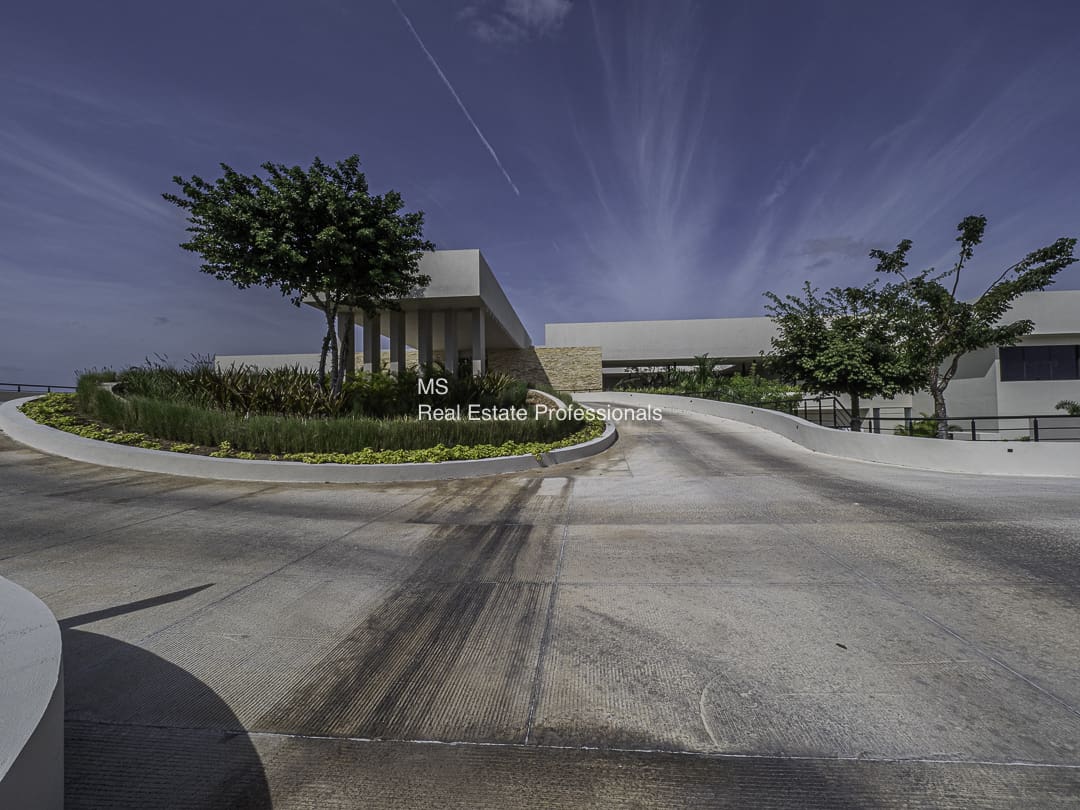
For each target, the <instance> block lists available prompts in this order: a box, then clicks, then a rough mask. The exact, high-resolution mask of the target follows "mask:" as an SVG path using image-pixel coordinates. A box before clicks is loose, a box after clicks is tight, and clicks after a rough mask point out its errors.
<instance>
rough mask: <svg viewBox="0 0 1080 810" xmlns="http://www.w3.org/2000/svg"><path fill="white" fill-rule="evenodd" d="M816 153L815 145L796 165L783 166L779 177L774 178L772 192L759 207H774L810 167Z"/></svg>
mask: <svg viewBox="0 0 1080 810" xmlns="http://www.w3.org/2000/svg"><path fill="white" fill-rule="evenodd" d="M817 153H818V147H817V146H816V145H815V146H813V147H812V148H811V149H810V151H809V152H807V153H806V157H804V158H803V159H802V160H801V161H799V162H798V163H788V164H787V165H785V166H784V167H783V169H782V170H781V172H780V176H779V177H778V178H776V182H775V183H774V184H773V188H772V191H770V192H769V195H768V196H767V197H766V198H765V199H764V201H762V203H761V207H762V208H770V207H772V206H773V205H775V204H776V203H777V202H778V201H779V200H780V198H781V197H783V196H784V195H785V194H786V193H787V191H788V189H789V188H790V187H791V184H792V183H794V182H795V181H796V180H797V179H798V178H799V176H800V175H801V174H802V173H803V172H804V171H806V167H807V166H809V165H810V162H811V161H812V160H813V159H814V157H815V156H816V155H817Z"/></svg>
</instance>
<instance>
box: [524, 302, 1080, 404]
mask: <svg viewBox="0 0 1080 810" xmlns="http://www.w3.org/2000/svg"><path fill="white" fill-rule="evenodd" d="M1006 319H1007V320H1008V321H1014V320H1021V319H1028V320H1031V321H1033V322H1034V324H1035V330H1034V332H1032V333H1031V334H1030V335H1027V336H1025V337H1024V338H1022V339H1021V342H1020V344H1019V345H1017V346H1013V347H991V348H987V349H982V350H980V351H977V352H972V353H971V354H968V355H965V356H964V357H963V358H961V361H960V366H959V368H958V370H957V373H956V376H955V377H954V378H953V381H952V382H951V383H950V385H949V388H948V393H947V396H948V402H949V409H950V412H951V413H954V414H957V415H958V416H987V417H989V416H996V415H1014V414H1015V415H1019V414H1049V413H1053V412H1054V406H1055V405H1056V404H1057V403H1058V402H1060V401H1061V400H1063V399H1071V400H1074V401H1080V290H1060V291H1051V292H1037V293H1029V294H1027V295H1025V296H1022V297H1021V298H1019V299H1018V300H1017V301H1016V302H1015V303H1014V304H1013V307H1012V309H1011V310H1010V311H1009V313H1008V314H1007V315H1006ZM545 334H546V337H547V343H548V345H549V346H573V345H580V344H588V345H591V346H599V347H600V351H601V356H602V364H603V375H604V380H605V383H606V387H612V386H613V385H614V383H615V382H617V381H618V380H619V379H620V378H622V377H624V376H625V375H626V374H627V373H628V371H630V370H631V369H635V368H658V367H664V366H669V365H686V364H689V363H691V362H692V361H693V358H694V357H695V356H700V355H702V354H705V353H706V352H707V353H708V354H709V356H710V357H718V358H722V359H723V360H724V361H725V362H726V363H730V364H732V365H734V366H736V367H745V366H747V365H748V364H749V363H751V362H753V361H754V360H756V359H760V357H761V355H762V354H763V353H765V352H767V351H769V348H770V340H771V338H772V336H773V335H774V334H775V327H774V325H773V322H772V320H771V319H770V318H768V317H760V318H718V319H697V320H686V321H615V322H610V323H549V324H547V326H546V330H545ZM863 406H864V412H863V415H864V416H871V415H872V414H873V409H874V408H878V409H879V410H889V411H890V412H893V413H899V412H903V411H904V409H905V408H906V409H909V410H910V411H911V412H913V413H914V415H915V416H918V414H920V413H923V412H925V413H933V410H934V408H933V401H932V400H931V398H930V395H929V394H925V393H922V394H915V395H914V396H911V395H905V396H901V397H897V398H895V399H890V400H869V401H866V402H864V403H863Z"/></svg>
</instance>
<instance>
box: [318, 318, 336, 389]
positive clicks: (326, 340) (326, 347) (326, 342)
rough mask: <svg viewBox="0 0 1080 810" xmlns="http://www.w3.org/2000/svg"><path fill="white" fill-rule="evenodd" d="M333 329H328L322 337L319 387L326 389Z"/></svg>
mask: <svg viewBox="0 0 1080 810" xmlns="http://www.w3.org/2000/svg"><path fill="white" fill-rule="evenodd" d="M331 332H333V329H327V330H326V334H325V335H323V339H322V352H321V353H320V354H319V380H318V382H319V388H321V389H323V390H326V355H327V354H329V352H330V334H331Z"/></svg>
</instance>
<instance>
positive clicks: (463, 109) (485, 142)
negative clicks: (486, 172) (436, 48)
mask: <svg viewBox="0 0 1080 810" xmlns="http://www.w3.org/2000/svg"><path fill="white" fill-rule="evenodd" d="M390 2H391V3H393V4H394V8H396V9H397V12H398V14H400V15H401V19H402V20H404V21H405V25H406V26H408V28H409V31H410V32H411V33H412V35H413V38H414V39H415V40H416V44H417V45H419V46H420V50H422V51H423V52H424V55H425V56H426V57H427V58H428V61H429V62H431V66H432V67H433V68H435V72H436V73H438V74H439V78H440V79H442V82H443V84H445V85H446V89H447V90H449V91H450V95H451V96H453V97H454V101H456V102H457V105H458V107H460V108H461V112H462V113H463V114H464V115H465V119H466V120H467V121H468V122H469V124H471V125H472V128H473V129H474V130H475V131H476V135H477V137H478V138H480V142H481V143H482V144H483V145H484V148H485V149H487V151H488V154H490V155H491V159H492V160H494V161H495V165H496V166H498V167H499V171H501V172H502V173H503V177H505V178H506V182H507V183H509V184H510V188H512V189H513V190H514V194H516V195H518V196H519V197H520V196H521V192H520V191H518V187H517V185H516V184H515V183H514V180H513V178H511V177H510V173H509V172H508V171H507V170H506V168H505V167H504V166H503V164H502V161H501V160H499V156H498V155H497V154H496V153H495V149H494V147H492V145H491V144H490V143H489V142H488V139H487V138H485V137H484V133H483V132H481V131H480V127H479V125H477V123H476V121H474V120H473V117H472V115H470V114H469V110H468V109H467V108H466V107H465V102H463V101H462V100H461V96H459V95H458V92H457V90H455V89H454V85H452V84H451V83H450V80H449V79H448V78H446V74H445V73H443V69H442V68H441V67H439V63H438V62H437V61H435V57H434V56H432V55H431V51H429V50H428V48H427V45H425V44H424V40H422V39H420V35H419V34H418V33H417V32H416V28H414V27H413V24H412V20H410V19H409V15H407V14H406V13H405V12H404V11H402V9H401V6H399V5H398V2H397V0H390Z"/></svg>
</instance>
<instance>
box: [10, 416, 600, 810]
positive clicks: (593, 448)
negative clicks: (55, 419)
mask: <svg viewBox="0 0 1080 810" xmlns="http://www.w3.org/2000/svg"><path fill="white" fill-rule="evenodd" d="M31 399H34V397H27V398H25V399H21V400H12V401H11V402H7V403H4V404H3V405H0V430H2V431H3V432H4V433H6V434H7V435H8V436H10V437H11V438H12V439H14V440H15V441H17V442H19V443H20V444H25V445H26V446H28V447H33V448H34V449H35V450H40V451H41V452H43V453H52V454H53V455H57V456H63V457H64V458H70V459H71V460H73V461H83V462H86V463H88V464H99V465H101V466H103V467H121V468H123V469H126V470H140V471H142V472H152V473H164V474H166V475H185V476H190V477H194V478H213V479H216V480H225V481H269V482H274V483H279V484H324V483H325V484H364V483H385V482H401V481H442V480H447V479H451V478H474V477H477V476H482V475H501V474H503V473H514V472H524V471H526V470H535V469H538V468H540V467H549V466H551V465H554V464H565V463H566V462H568V461H577V460H579V459H582V458H585V457H586V456H592V455H596V454H597V453H602V452H603V451H604V450H607V449H608V448H609V447H611V445H613V444H614V443H615V440H616V439H617V438H618V432H617V431H616V430H615V425H614V424H608V425H607V427H606V428H605V429H604V432H603V434H602V435H600V436H598V437H597V438H595V439H591V440H590V441H587V442H584V443H582V444H575V445H572V446H570V447H561V448H559V449H557V450H551V451H550V452H547V453H544V454H543V455H542V456H541V458H539V459H538V458H537V457H536V456H533V455H525V456H496V457H494V458H479V459H475V460H470V461H441V462H437V463H436V462H431V463H426V462H417V463H412V464H305V463H303V462H300V461H264V460H261V459H251V460H248V459H239V458H212V457H209V456H195V455H187V454H185V453H172V452H169V451H167V450H148V449H146V448H144V447H128V446H127V445H122V444H110V443H109V442H101V441H97V440H96V439H86V438H83V437H82V436H76V435H75V434H73V433H65V432H64V431H62V430H57V429H56V428H51V427H46V426H45V425H39V424H38V423H37V422H35V421H34V420H33V419H31V418H30V417H28V416H26V414H24V413H22V412H21V411H19V409H18V408H19V406H20V405H21V404H22V403H23V402H29V401H30V400H31ZM0 810H4V806H3V805H0Z"/></svg>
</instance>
